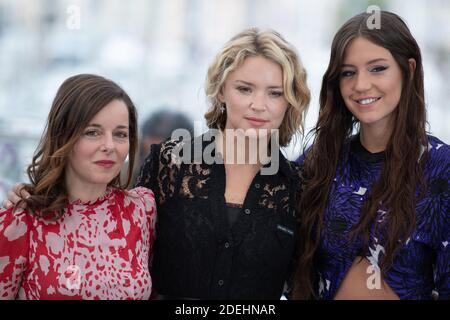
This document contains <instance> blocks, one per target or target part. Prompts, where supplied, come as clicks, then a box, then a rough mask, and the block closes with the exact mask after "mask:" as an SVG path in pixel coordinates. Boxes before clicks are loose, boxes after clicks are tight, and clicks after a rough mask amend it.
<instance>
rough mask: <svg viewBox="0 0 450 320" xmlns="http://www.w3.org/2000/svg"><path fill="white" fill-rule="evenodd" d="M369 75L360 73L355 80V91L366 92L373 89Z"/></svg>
mask: <svg viewBox="0 0 450 320" xmlns="http://www.w3.org/2000/svg"><path fill="white" fill-rule="evenodd" d="M371 86H372V84H371V82H370V78H369V75H367V73H366V72H358V73H357V74H356V79H355V87H354V88H355V90H356V91H358V92H365V91H368V90H369V89H370V88H371Z"/></svg>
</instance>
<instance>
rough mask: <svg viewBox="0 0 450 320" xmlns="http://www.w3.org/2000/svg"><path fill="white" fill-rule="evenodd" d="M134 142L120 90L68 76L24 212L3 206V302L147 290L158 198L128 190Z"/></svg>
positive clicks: (132, 120)
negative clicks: (123, 179)
mask: <svg viewBox="0 0 450 320" xmlns="http://www.w3.org/2000/svg"><path fill="white" fill-rule="evenodd" d="M136 146H137V115H136V110H135V107H134V105H133V103H132V101H131V100H130V98H129V96H128V95H127V94H126V93H125V91H123V89H122V88H120V87H119V86H118V85H117V84H115V83H114V82H112V81H110V80H108V79H105V78H103V77H100V76H95V75H88V74H83V75H77V76H73V77H71V78H69V79H67V80H66V81H64V83H63V84H62V85H61V87H60V88H59V90H58V92H57V94H56V97H55V99H54V101H53V104H52V107H51V110H50V114H49V116H48V121H47V127H46V130H45V132H44V134H43V136H42V139H41V142H40V145H39V147H38V149H37V151H36V153H35V155H34V157H33V160H32V162H31V164H30V165H29V167H28V176H29V178H30V181H31V183H30V184H27V185H25V187H24V188H25V190H26V191H27V192H28V193H29V194H30V196H29V197H28V198H26V199H22V200H21V201H23V206H24V207H26V210H23V209H19V208H18V205H20V202H19V203H17V204H16V206H15V207H14V208H10V209H7V210H0V299H14V298H17V299H145V298H148V297H149V296H150V293H151V287H152V286H151V278H150V274H149V268H148V263H149V257H150V254H151V251H152V244H153V241H154V237H155V234H154V226H155V218H156V216H155V214H156V210H155V205H154V197H153V193H152V192H151V191H150V190H148V189H146V188H136V189H133V190H130V191H126V187H127V185H128V184H129V183H130V180H131V174H132V171H133V164H134V160H135V157H136V154H135V152H136ZM127 156H128V157H129V161H130V167H129V170H128V179H127V181H126V183H121V181H120V170H121V168H122V166H123V163H124V161H125V159H126V157H127Z"/></svg>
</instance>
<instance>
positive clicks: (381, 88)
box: [340, 37, 402, 128]
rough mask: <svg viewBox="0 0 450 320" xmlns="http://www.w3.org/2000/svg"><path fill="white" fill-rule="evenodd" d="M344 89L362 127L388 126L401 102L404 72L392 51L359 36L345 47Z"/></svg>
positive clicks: (342, 90)
mask: <svg viewBox="0 0 450 320" xmlns="http://www.w3.org/2000/svg"><path fill="white" fill-rule="evenodd" d="M340 90H341V95H342V98H343V99H344V102H345V105H346V106H347V108H348V109H349V110H350V112H351V113H352V114H353V115H354V116H355V117H356V118H357V119H358V120H359V121H360V123H361V125H362V126H374V125H375V126H382V127H384V128H387V126H388V125H390V119H391V118H392V115H393V111H394V110H395V109H396V108H397V106H398V103H399V101H400V96H401V93H402V72H401V70H400V67H399V65H398V64H397V62H396V61H395V60H394V57H393V56H392V54H391V53H390V52H389V50H387V49H385V48H383V47H381V46H379V45H376V44H374V43H373V42H370V41H369V40H367V39H365V38H363V37H358V38H356V39H354V40H352V41H351V42H350V43H349V44H348V46H347V48H346V50H345V55H344V61H343V64H342V66H341V76H340Z"/></svg>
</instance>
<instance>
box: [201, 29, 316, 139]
mask: <svg viewBox="0 0 450 320" xmlns="http://www.w3.org/2000/svg"><path fill="white" fill-rule="evenodd" d="M254 56H262V57H264V58H266V59H269V60H272V61H274V62H276V63H277V64H279V65H280V67H281V69H282V70H283V91H284V95H285V98H286V100H287V101H288V103H289V105H288V109H287V111H286V114H285V116H284V118H283V121H282V123H281V125H280V128H279V129H280V146H282V147H284V146H286V145H287V144H288V143H289V142H290V141H291V138H292V137H293V136H294V134H295V133H297V132H302V131H303V120H304V116H305V113H306V111H307V108H308V105H309V101H310V98H311V94H310V91H309V88H308V85H307V83H306V70H305V69H304V67H303V65H302V62H301V60H300V57H299V56H298V54H297V51H296V50H295V48H294V47H293V46H292V45H291V44H290V43H288V42H287V41H286V40H285V39H284V38H283V37H282V36H281V35H280V34H279V33H278V32H276V31H274V30H270V29H269V30H260V29H258V28H249V29H246V30H244V31H242V32H240V33H238V34H237V35H235V36H234V37H233V38H232V39H231V40H230V41H229V42H228V43H226V44H225V46H224V48H223V49H222V50H221V51H220V52H219V53H218V54H217V56H216V57H215V59H214V61H213V62H212V63H211V65H210V66H209V68H208V74H207V78H206V96H207V98H208V100H209V104H210V108H209V110H208V111H207V112H206V114H205V119H206V122H207V124H208V127H209V128H216V129H220V130H223V129H224V128H225V124H226V121H227V114H226V112H223V113H222V112H221V110H220V108H221V107H222V105H223V103H222V102H221V101H220V100H219V93H220V92H221V90H222V89H223V86H224V85H225V82H226V80H227V78H228V75H229V74H230V73H231V72H233V71H234V70H236V69H237V68H239V67H240V66H241V65H242V64H243V63H244V60H245V59H246V58H247V57H254Z"/></svg>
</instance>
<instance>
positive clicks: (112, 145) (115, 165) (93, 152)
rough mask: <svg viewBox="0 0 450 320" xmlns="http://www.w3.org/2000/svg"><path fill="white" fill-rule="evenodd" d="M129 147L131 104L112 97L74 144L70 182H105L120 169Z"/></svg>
mask: <svg viewBox="0 0 450 320" xmlns="http://www.w3.org/2000/svg"><path fill="white" fill-rule="evenodd" d="M129 149H130V141H129V123H128V108H127V106H126V105H125V103H124V102H123V101H121V100H113V101H112V102H110V103H109V104H107V105H106V106H105V107H104V108H103V109H101V110H100V111H99V112H98V113H97V114H96V115H95V116H94V117H93V118H92V120H91V121H90V123H89V125H88V126H87V127H86V128H85V129H84V131H83V134H82V136H81V137H80V138H79V140H78V141H77V143H76V144H75V146H74V148H73V150H72V152H71V154H70V156H69V161H68V166H67V168H66V182H67V183H68V184H70V185H78V186H80V185H81V186H83V185H84V186H87V185H104V186H106V185H107V184H108V183H109V182H111V181H112V180H113V179H114V178H115V177H116V176H117V175H118V174H119V172H120V170H121V169H122V166H123V164H124V162H125V159H126V157H127V155H128V152H129Z"/></svg>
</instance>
